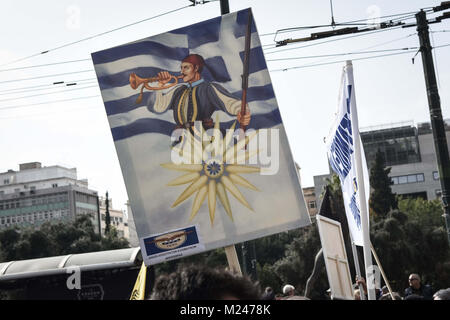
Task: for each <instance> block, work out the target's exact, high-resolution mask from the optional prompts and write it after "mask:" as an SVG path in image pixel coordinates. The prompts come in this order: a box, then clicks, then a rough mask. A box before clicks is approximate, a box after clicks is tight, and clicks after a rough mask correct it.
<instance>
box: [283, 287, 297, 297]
mask: <svg viewBox="0 0 450 320" xmlns="http://www.w3.org/2000/svg"><path fill="white" fill-rule="evenodd" d="M294 290H295V288H294V286H293V285H290V284H287V285H285V286H284V287H283V294H284V295H285V296H293V295H294Z"/></svg>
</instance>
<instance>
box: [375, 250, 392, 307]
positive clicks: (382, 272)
mask: <svg viewBox="0 0 450 320" xmlns="http://www.w3.org/2000/svg"><path fill="white" fill-rule="evenodd" d="M370 248H371V249H372V253H373V256H374V257H375V261H376V262H377V265H378V267H379V268H380V271H381V275H382V276H383V280H384V283H386V286H387V288H388V290H389V294H390V295H391V298H392V300H395V298H394V294H393V293H392V289H391V285H390V284H389V281H388V279H387V277H386V274H385V273H384V270H383V267H382V266H381V263H380V259H378V255H377V253H376V252H375V248H374V247H373V245H372V243H371V244H370Z"/></svg>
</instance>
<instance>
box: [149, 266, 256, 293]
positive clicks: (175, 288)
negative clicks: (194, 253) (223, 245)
mask: <svg viewBox="0 0 450 320" xmlns="http://www.w3.org/2000/svg"><path fill="white" fill-rule="evenodd" d="M226 297H234V298H237V299H239V300H258V299H259V297H260V289H259V285H258V284H254V283H253V282H252V281H251V280H250V279H249V278H247V277H243V276H240V275H237V274H233V273H231V272H229V271H227V270H225V269H211V268H208V267H205V266H195V265H188V266H182V267H179V268H178V270H177V271H176V272H173V273H171V274H169V275H161V276H159V277H158V278H157V279H156V282H155V286H154V289H153V293H152V295H151V300H221V299H225V298H226Z"/></svg>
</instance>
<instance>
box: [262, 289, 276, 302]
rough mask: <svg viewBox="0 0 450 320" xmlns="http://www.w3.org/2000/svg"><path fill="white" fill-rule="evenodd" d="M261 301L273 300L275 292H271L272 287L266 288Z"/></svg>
mask: <svg viewBox="0 0 450 320" xmlns="http://www.w3.org/2000/svg"><path fill="white" fill-rule="evenodd" d="M261 299H262V300H275V292H274V291H273V289H272V287H266V289H265V290H264V294H263V295H262V298H261Z"/></svg>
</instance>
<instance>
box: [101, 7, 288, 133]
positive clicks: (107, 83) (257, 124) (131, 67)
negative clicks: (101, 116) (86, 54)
mask: <svg viewBox="0 0 450 320" xmlns="http://www.w3.org/2000/svg"><path fill="white" fill-rule="evenodd" d="M247 12H248V11H247V10H242V11H239V12H237V13H232V14H228V15H225V16H221V17H217V18H214V19H210V20H207V21H204V22H201V23H197V24H194V25H191V26H188V27H184V28H180V29H176V30H173V31H170V32H167V33H164V34H161V35H157V36H153V37H149V38H145V39H142V40H139V41H135V42H132V43H129V44H125V45H122V46H118V47H114V48H111V49H108V50H103V51H100V52H96V53H93V54H92V60H93V62H94V66H95V71H96V73H97V77H98V82H99V86H100V90H101V94H102V97H103V101H104V103H105V108H106V113H107V115H108V120H109V123H110V126H111V131H112V135H113V138H114V141H117V140H120V139H126V138H129V137H132V136H134V135H137V134H141V133H148V132H158V133H162V134H166V135H170V134H171V133H172V130H173V128H174V125H173V116H172V115H171V114H170V113H169V112H166V113H165V114H162V115H161V114H156V113H154V112H152V110H151V102H152V101H153V98H152V95H154V92H151V91H146V90H144V95H143V99H142V102H141V103H138V104H137V103H136V98H137V97H138V95H139V90H133V89H132V88H131V87H130V82H129V76H130V73H131V72H134V73H136V74H137V75H139V76H141V77H143V78H146V77H154V76H156V75H157V73H158V72H161V71H169V72H170V73H171V74H174V75H178V74H180V62H181V60H182V59H183V58H185V57H186V56H187V55H188V54H199V55H201V56H202V57H203V58H204V60H205V62H206V65H207V66H208V67H207V68H204V71H203V72H202V77H203V78H204V79H205V80H206V81H210V82H211V81H213V82H216V83H219V84H221V85H222V86H223V87H224V88H225V89H226V90H227V91H228V92H230V93H232V94H233V95H234V96H236V97H239V98H240V97H241V94H242V88H241V86H242V82H241V75H242V65H243V59H244V38H245V33H246V27H247ZM232 22H234V23H232ZM251 30H252V37H251V51H250V70H249V86H248V87H249V88H248V92H247V102H248V103H249V107H250V110H251V114H252V117H251V122H250V125H249V126H248V128H254V129H259V128H268V127H273V126H275V125H278V124H280V123H281V117H280V113H279V111H278V107H277V104H276V101H275V94H274V92H273V88H272V84H271V81H270V77H269V72H268V70H267V65H266V62H265V59H264V55H263V51H262V48H261V43H260V40H259V36H258V34H257V32H256V27H255V25H254V23H253V24H252V29H251ZM231 120H232V118H230V117H226V115H225V114H224V116H223V117H221V123H222V126H225V127H229V125H230V124H231ZM226 121H229V122H227V123H225V122H226Z"/></svg>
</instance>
